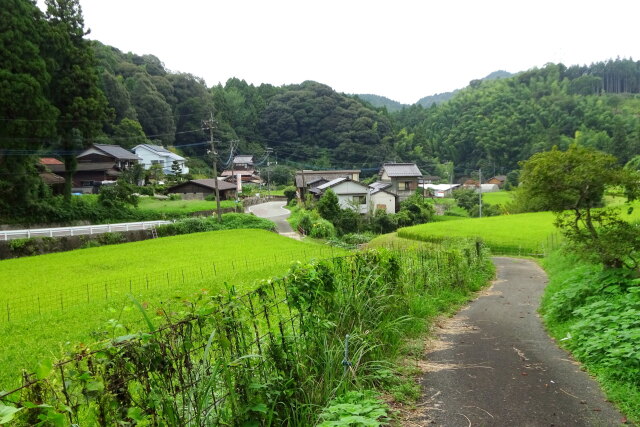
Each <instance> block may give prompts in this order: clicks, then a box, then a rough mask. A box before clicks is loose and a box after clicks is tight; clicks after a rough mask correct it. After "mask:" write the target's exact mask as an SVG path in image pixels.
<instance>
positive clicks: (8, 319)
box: [7, 303, 11, 322]
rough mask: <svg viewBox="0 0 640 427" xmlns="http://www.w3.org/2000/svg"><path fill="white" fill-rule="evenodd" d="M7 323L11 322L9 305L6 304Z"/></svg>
mask: <svg viewBox="0 0 640 427" xmlns="http://www.w3.org/2000/svg"><path fill="white" fill-rule="evenodd" d="M7 322H11V309H10V308H9V303H7Z"/></svg>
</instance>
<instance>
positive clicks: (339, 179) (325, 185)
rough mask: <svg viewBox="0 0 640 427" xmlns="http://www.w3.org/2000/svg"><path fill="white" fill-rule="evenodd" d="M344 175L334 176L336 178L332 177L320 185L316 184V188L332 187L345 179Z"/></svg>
mask: <svg viewBox="0 0 640 427" xmlns="http://www.w3.org/2000/svg"><path fill="white" fill-rule="evenodd" d="M346 179H347V178H346V177H344V176H342V177H340V178H336V179H332V180H331V181H329V182H325V183H324V184H322V185H318V187H316V188H317V189H318V190H324V189H325V188H329V187H333V186H334V185H336V184H339V183H341V182H342V181H346Z"/></svg>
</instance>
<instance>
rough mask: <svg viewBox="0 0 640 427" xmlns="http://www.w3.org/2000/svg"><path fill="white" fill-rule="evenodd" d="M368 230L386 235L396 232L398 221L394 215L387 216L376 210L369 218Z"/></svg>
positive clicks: (383, 212)
mask: <svg viewBox="0 0 640 427" xmlns="http://www.w3.org/2000/svg"><path fill="white" fill-rule="evenodd" d="M369 224H370V225H369V228H370V229H371V231H373V232H374V233H380V234H386V233H391V232H394V231H396V230H397V228H398V220H397V219H396V217H395V215H389V214H388V213H386V212H385V211H383V210H380V209H377V210H376V211H375V213H374V214H373V216H372V217H371V220H370V223H369Z"/></svg>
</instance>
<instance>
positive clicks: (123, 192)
mask: <svg viewBox="0 0 640 427" xmlns="http://www.w3.org/2000/svg"><path fill="white" fill-rule="evenodd" d="M98 203H100V204H101V205H102V206H105V207H107V208H119V209H122V208H124V207H125V206H126V205H132V206H138V196H136V195H135V194H134V187H133V186H132V185H131V184H129V183H127V182H125V181H123V180H118V182H117V183H116V184H114V185H103V186H102V187H100V193H99V194H98Z"/></svg>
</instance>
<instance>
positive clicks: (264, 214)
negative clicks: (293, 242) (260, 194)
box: [247, 201, 300, 239]
mask: <svg viewBox="0 0 640 427" xmlns="http://www.w3.org/2000/svg"><path fill="white" fill-rule="evenodd" d="M286 204H287V203H286V202H284V201H278V202H267V203H261V204H259V205H253V206H250V207H249V208H248V209H247V212H250V213H253V214H255V215H256V216H259V217H260V218H266V219H269V220H271V221H273V222H274V223H275V224H276V231H278V233H279V234H282V235H284V236H288V237H294V238H296V237H297V238H298V239H299V238H300V236H299V235H298V233H296V232H295V231H293V228H291V225H290V224H289V222H287V218H288V217H289V215H291V211H289V210H287V209H285V208H284V207H285V205H286Z"/></svg>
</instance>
